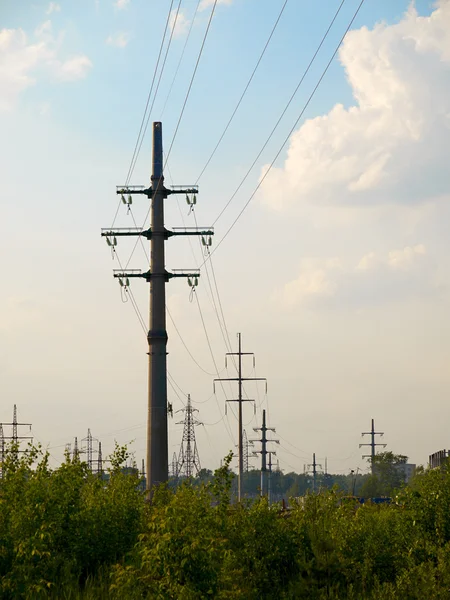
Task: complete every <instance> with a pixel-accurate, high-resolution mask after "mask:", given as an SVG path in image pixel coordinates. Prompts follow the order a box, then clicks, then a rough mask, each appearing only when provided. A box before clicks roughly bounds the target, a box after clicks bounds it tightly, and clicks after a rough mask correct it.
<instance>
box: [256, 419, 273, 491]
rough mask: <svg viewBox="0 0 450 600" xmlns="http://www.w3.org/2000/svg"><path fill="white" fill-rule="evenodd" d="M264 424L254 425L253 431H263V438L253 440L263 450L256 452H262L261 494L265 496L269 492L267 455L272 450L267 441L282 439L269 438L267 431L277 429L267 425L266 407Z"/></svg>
mask: <svg viewBox="0 0 450 600" xmlns="http://www.w3.org/2000/svg"><path fill="white" fill-rule="evenodd" d="M262 413H263V414H262V425H261V427H254V428H253V431H260V432H261V439H259V440H252V441H253V442H260V443H261V450H256V451H255V452H254V454H255V455H256V454H261V496H265V495H266V493H267V491H268V490H267V455H268V454H269V455H270V451H269V450H267V443H268V442H274V443H275V444H279V443H280V440H268V439H267V432H268V431H275V429H274V428H273V427H267V425H266V411H265V409H264V410H263V411H262Z"/></svg>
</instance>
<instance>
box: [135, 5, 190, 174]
mask: <svg viewBox="0 0 450 600" xmlns="http://www.w3.org/2000/svg"><path fill="white" fill-rule="evenodd" d="M181 2H182V0H179V2H178V6H177V10H176V13H175V19H174V23H173V26H172V30H171V32H170V38H169V42H168V44H167V48H166V53H165V55H164V60H163V64H162V67H161V71H160V73H159V77H158V83H157V84H156V90H155V93H154V95H153V101H152V105H151V107H150V110H149V111H148V115H147V121H146V123H145V127H144V132H143V133H142V136H141V140H140V142H139V147H138V150H137V153H136V158H135V160H134V164H133V168H132V169H131V172H130V174H129V177H127V181H126V185H128V184H129V183H130V179H131V176H132V175H133V171H134V167H135V166H136V162H137V159H138V156H139V153H140V151H141V148H142V144H143V142H144V138H145V134H146V133H147V128H148V124H149V121H150V117H151V114H152V110H153V107H154V105H155V101H156V96H157V95H158V90H159V86H160V84H161V79H162V76H163V73H164V68H165V66H166V61H167V56H168V54H169V50H170V46H171V44H172V39H173V35H174V31H175V26H176V24H177V20H178V13H179V12H180V6H181Z"/></svg>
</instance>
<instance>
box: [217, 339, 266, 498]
mask: <svg viewBox="0 0 450 600" xmlns="http://www.w3.org/2000/svg"><path fill="white" fill-rule="evenodd" d="M247 355H251V356H253V368H254V367H255V355H254V354H253V352H242V349H241V334H240V333H238V351H237V352H227V353H226V356H237V357H238V364H237V371H238V373H237V375H238V376H237V377H219V378H217V379H214V383H215V382H216V381H237V382H238V397H237V398H235V399H231V400H228V399H227V402H237V403H238V407H239V413H238V414H239V417H238V421H239V432H238V433H239V435H238V448H239V450H238V452H239V468H238V502H240V501H241V493H242V476H243V473H244V443H243V428H242V403H243V402H254V400H252V399H250V398H243V397H242V393H243V385H242V383H243V382H244V381H265V382H266V392H267V379H266V378H265V377H242V357H243V356H247ZM225 367H227V360H226V358H225ZM214 391H215V389H214Z"/></svg>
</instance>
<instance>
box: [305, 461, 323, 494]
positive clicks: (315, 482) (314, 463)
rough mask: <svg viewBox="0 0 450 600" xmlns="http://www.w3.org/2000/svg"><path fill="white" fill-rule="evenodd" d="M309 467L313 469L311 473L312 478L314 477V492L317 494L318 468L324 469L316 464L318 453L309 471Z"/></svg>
mask: <svg viewBox="0 0 450 600" xmlns="http://www.w3.org/2000/svg"><path fill="white" fill-rule="evenodd" d="M309 467H312V469H311V471H310V473H312V476H313V492H315V491H316V489H317V468H319V469H321V468H322V465H318V464H317V463H316V453H315V452H314V453H313V461H312V463H311V464H310V465H308V469H309Z"/></svg>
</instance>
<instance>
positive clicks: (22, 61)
mask: <svg viewBox="0 0 450 600" xmlns="http://www.w3.org/2000/svg"><path fill="white" fill-rule="evenodd" d="M34 35H35V38H36V39H35V41H34V42H30V41H29V39H28V36H27V34H26V33H25V31H23V29H20V28H19V29H2V30H0V110H9V109H11V108H13V106H14V105H15V103H16V100H17V97H18V95H19V94H20V93H21V92H23V91H24V90H26V89H27V88H29V87H30V86H33V85H34V84H35V83H36V72H37V70H38V68H39V67H44V68H46V69H47V71H48V72H50V73H53V74H54V75H55V76H56V78H57V79H59V80H62V81H71V80H75V79H80V78H82V77H84V76H85V75H86V74H87V72H88V70H89V69H90V68H91V67H92V63H91V61H90V60H89V58H88V57H87V56H84V55H80V56H74V57H72V58H70V59H68V60H62V59H61V58H59V54H60V45H61V44H60V41H59V40H58V39H57V38H55V37H54V36H53V33H52V25H51V22H50V21H45V22H44V23H42V25H40V26H39V27H38V28H37V29H36V31H35V33H34Z"/></svg>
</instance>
